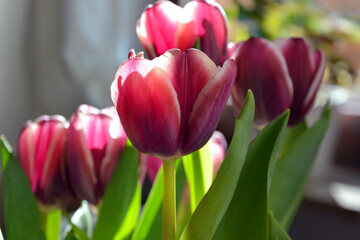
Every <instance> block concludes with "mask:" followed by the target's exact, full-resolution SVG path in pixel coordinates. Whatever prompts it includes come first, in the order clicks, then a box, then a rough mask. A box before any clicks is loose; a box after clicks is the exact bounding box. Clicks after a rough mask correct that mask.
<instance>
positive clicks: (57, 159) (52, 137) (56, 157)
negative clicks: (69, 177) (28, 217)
mask: <svg viewBox="0 0 360 240" xmlns="http://www.w3.org/2000/svg"><path fill="white" fill-rule="evenodd" d="M66 125H67V122H66V119H65V118H63V117H62V116H59V115H54V116H47V115H44V116H41V117H39V118H38V119H36V120H35V121H34V122H32V121H28V122H26V124H25V126H24V127H23V129H22V131H21V134H20V137H19V142H18V152H19V158H20V163H21V165H22V167H23V169H24V170H25V173H26V175H27V177H28V179H29V181H30V185H31V190H32V191H33V193H34V194H35V196H36V198H37V199H38V200H39V201H40V202H41V204H42V205H44V206H50V207H51V206H57V207H68V206H70V205H74V204H75V205H77V203H74V202H73V203H71V201H72V200H74V198H72V197H71V196H70V193H69V189H68V187H67V186H66V184H65V181H64V178H63V175H64V171H63V170H64V146H65V136H66ZM66 196H68V198H67V199H65V198H64V197H66Z"/></svg>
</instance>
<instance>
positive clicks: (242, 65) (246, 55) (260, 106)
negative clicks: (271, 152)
mask: <svg viewBox="0 0 360 240" xmlns="http://www.w3.org/2000/svg"><path fill="white" fill-rule="evenodd" d="M232 58H233V59H235V62H236V64H237V76H236V80H235V84H234V87H233V91H232V98H233V104H234V107H235V111H236V113H237V114H238V113H239V112H240V109H241V108H242V105H243V103H244V100H245V96H246V93H247V91H248V89H251V90H252V91H253V93H254V98H255V120H254V123H255V124H257V125H264V124H266V123H268V122H270V121H271V120H273V119H274V118H276V117H277V116H278V115H279V114H280V113H282V112H283V111H285V110H286V109H288V108H290V105H291V101H292V96H293V85H292V82H291V79H290V75H289V72H288V68H287V66H286V61H285V58H284V56H283V55H282V54H281V52H280V51H279V49H278V48H277V47H276V45H275V44H273V43H272V42H270V41H268V40H266V39H263V38H255V37H252V38H250V39H248V40H247V41H245V42H240V43H238V44H237V46H236V49H235V51H234V53H233V55H232Z"/></svg>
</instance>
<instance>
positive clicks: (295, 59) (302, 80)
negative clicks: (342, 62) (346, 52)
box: [274, 38, 326, 125]
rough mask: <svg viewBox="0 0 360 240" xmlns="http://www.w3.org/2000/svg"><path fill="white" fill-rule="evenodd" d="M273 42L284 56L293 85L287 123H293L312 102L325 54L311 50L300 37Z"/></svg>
mask: <svg viewBox="0 0 360 240" xmlns="http://www.w3.org/2000/svg"><path fill="white" fill-rule="evenodd" d="M274 43H275V45H276V46H277V47H278V48H279V49H280V51H281V53H282V54H283V56H284V57H285V60H286V64H287V67H288V69H289V74H290V77H291V81H292V83H293V86H294V96H293V100H292V104H291V107H290V117H289V125H295V124H296V123H298V122H300V121H301V120H303V119H304V117H305V115H306V114H307V112H308V111H309V110H310V108H311V106H312V105H313V103H314V99H315V96H316V93H317V91H318V89H319V87H320V83H321V80H322V78H323V75H324V70H325V65H326V58H325V54H324V53H323V52H322V51H321V50H316V51H312V50H311V47H310V46H309V43H308V42H307V41H306V40H305V39H302V38H290V39H276V40H275V41H274Z"/></svg>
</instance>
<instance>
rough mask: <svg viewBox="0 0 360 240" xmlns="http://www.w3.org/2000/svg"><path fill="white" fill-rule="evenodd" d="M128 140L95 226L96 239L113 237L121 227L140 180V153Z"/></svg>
mask: <svg viewBox="0 0 360 240" xmlns="http://www.w3.org/2000/svg"><path fill="white" fill-rule="evenodd" d="M137 154H138V153H137V151H136V149H135V148H134V147H133V146H131V144H130V143H129V142H128V143H127V145H126V147H125V149H124V150H123V152H122V154H121V158H120V161H119V162H118V164H117V166H116V168H115V171H114V174H113V175H112V177H111V179H110V182H109V185H108V186H107V189H106V192H105V195H104V198H103V202H102V205H101V208H100V213H99V220H98V222H97V224H96V227H95V232H94V240H97V239H99V240H106V239H113V238H114V236H115V234H116V233H117V232H118V230H119V228H120V227H121V225H122V223H123V221H124V219H125V217H126V213H127V211H128V208H129V206H130V204H131V201H132V199H133V196H134V194H135V192H136V187H137V182H138V167H137V166H138V164H137V162H138V155H137Z"/></svg>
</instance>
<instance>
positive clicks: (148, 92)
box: [111, 49, 236, 159]
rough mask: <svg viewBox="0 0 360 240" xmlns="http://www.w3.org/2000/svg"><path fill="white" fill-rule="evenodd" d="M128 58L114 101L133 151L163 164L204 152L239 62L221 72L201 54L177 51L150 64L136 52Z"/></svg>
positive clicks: (226, 65) (114, 86) (115, 84)
mask: <svg viewBox="0 0 360 240" xmlns="http://www.w3.org/2000/svg"><path fill="white" fill-rule="evenodd" d="M129 57H130V58H129V59H128V60H127V61H125V62H124V63H122V64H121V65H120V67H119V69H118V71H117V73H116V76H115V80H114V82H113V83H112V86H111V96H112V100H113V102H114V104H115V107H116V110H117V112H118V114H119V116H120V119H121V122H122V124H123V126H124V129H125V131H126V134H127V136H128V137H129V139H130V141H131V142H132V144H133V145H134V147H135V148H137V149H138V150H139V151H140V152H143V153H146V154H149V155H153V156H157V157H161V158H163V159H167V158H179V157H181V156H184V155H187V154H189V153H192V152H194V151H196V150H198V149H200V148H201V147H202V146H203V145H204V144H205V143H206V142H207V141H208V140H209V139H210V137H211V135H212V133H213V132H214V130H215V128H216V126H217V123H218V121H219V118H220V115H221V113H222V110H223V108H224V106H225V103H226V101H227V99H228V97H229V95H230V91H231V87H232V85H233V82H234V79H235V74H236V65H235V63H234V61H233V60H232V59H229V60H227V61H225V63H224V65H223V67H222V68H218V67H216V65H215V64H214V63H213V62H212V61H211V60H210V59H209V57H208V56H207V55H206V54H204V53H203V52H201V51H199V50H196V49H188V50H185V51H184V52H182V51H181V50H179V49H172V50H169V51H167V52H166V53H165V54H164V55H162V56H160V57H158V58H155V59H153V60H151V61H150V60H147V59H144V58H143V57H137V56H136V55H135V53H134V52H133V51H131V52H130V54H129Z"/></svg>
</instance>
